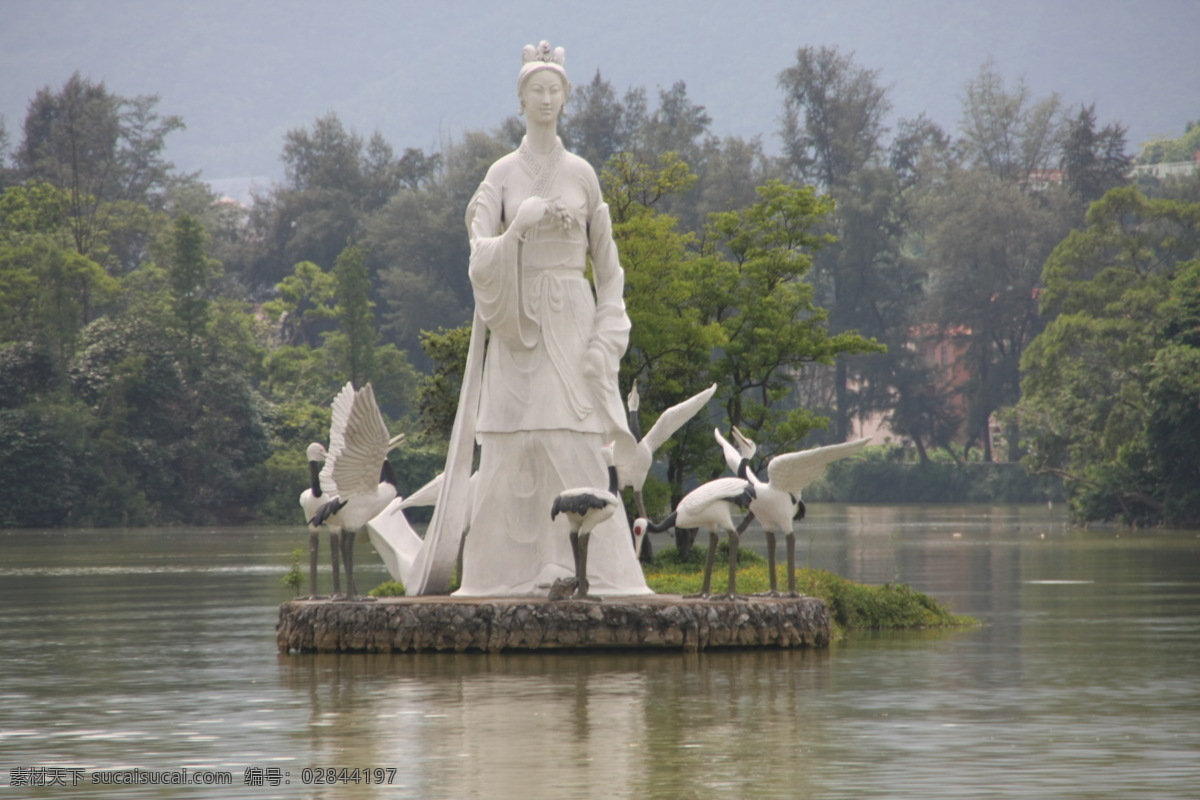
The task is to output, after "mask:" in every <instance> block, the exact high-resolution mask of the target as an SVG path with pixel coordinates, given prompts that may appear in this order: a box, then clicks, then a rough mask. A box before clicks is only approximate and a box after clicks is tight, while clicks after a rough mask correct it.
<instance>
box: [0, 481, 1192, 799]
mask: <svg viewBox="0 0 1200 800" xmlns="http://www.w3.org/2000/svg"><path fill="white" fill-rule="evenodd" d="M803 530H804V531H805V532H806V533H807V534H809V535H810V536H811V543H810V541H809V538H808V537H807V536H804V537H802V538H801V543H800V546H799V551H800V553H799V556H800V560H801V563H804V562H805V561H806V560H809V561H811V563H812V565H813V566H817V567H823V568H826V569H831V570H834V571H836V572H838V573H840V574H842V575H845V576H847V577H850V578H853V579H855V580H860V581H864V582H868V583H884V582H889V581H899V582H903V583H907V584H910V585H912V586H913V587H915V588H917V589H920V590H922V591H925V592H928V593H930V594H932V595H934V596H935V597H937V598H939V599H941V600H943V601H944V602H946V603H947V604H948V605H949V606H950V607H951V608H953V609H954V610H955V611H958V612H962V613H966V614H971V615H974V616H976V617H978V618H980V619H981V620H983V621H984V623H985V625H984V626H982V627H980V628H977V629H971V630H960V631H942V632H914V633H888V634H874V635H871V634H861V635H854V636H853V637H852V638H851V639H850V640H849V641H847V642H843V643H839V644H836V645H834V646H832V647H830V648H828V649H824V650H819V651H791V652H788V651H783V652H708V653H700V654H692V655H682V654H678V653H671V654H665V653H659V654H631V653H611V654H603V655H588V654H559V655H544V654H542V655H539V654H505V655H482V654H462V655H397V656H390V655H280V654H278V653H277V652H276V650H275V640H274V627H275V621H276V617H277V609H278V605H279V603H281V602H283V601H284V600H286V599H287V598H288V597H289V595H290V592H289V590H287V589H285V588H283V586H282V585H281V583H280V577H281V576H282V575H283V573H284V572H285V571H286V569H287V567H288V566H289V564H290V562H291V551H292V550H293V548H296V547H301V548H305V550H306V552H307V541H308V535H307V532H306V531H305V530H304V529H302V528H286V529H285V528H279V529H263V528H254V529H188V530H176V529H169V530H125V531H107V530H106V531H11V530H10V531H0V798H7V797H14V798H15V797H68V796H71V797H75V796H88V797H156V798H159V797H172V798H174V797H178V798H224V799H225V800H232V798H275V797H283V798H301V797H315V798H326V797H329V798H332V797H338V798H342V797H350V798H356V797H394V798H420V799H421V800H428V799H430V798H555V799H556V800H561V798H588V799H591V800H595V799H597V798H696V799H697V800H700V799H701V798H748V797H755V798H856V799H858V798H884V797H886V798H901V797H902V798H910V797H911V798H969V797H986V798H997V797H1005V798H1011V797H1027V798H1133V797H1137V798H1186V797H1197V796H1200V538H1198V536H1197V534H1196V532H1194V531H1191V532H1183V531H1178V532H1172V531H1150V532H1131V531H1128V530H1100V531H1083V530H1074V529H1070V528H1067V527H1066V526H1065V525H1064V524H1063V522H1062V519H1061V518H1055V516H1054V514H1053V513H1052V512H1050V511H1049V510H1048V509H1047V508H1044V507H1037V508H1030V507H1021V508H1014V507H999V508H992V507H977V506H972V507H958V506H953V507H947V506H940V507H931V506H924V507H916V506H914V507H890V506H889V507H875V506H837V505H818V504H813V506H811V507H810V509H809V519H808V520H807V521H806V522H805V524H804V527H803ZM363 538H365V537H363ZM654 541H655V544H656V545H657V544H659V543H663V544H664V545H665V543H666V542H667V541H668V539H667V537H656V538H655V540H654ZM359 548H360V549H359V554H360V555H359V562H360V568H359V571H358V576H359V580H358V583H359V585H360V586H361V587H364V588H366V587H370V586H374V585H375V584H376V583H378V582H379V581H382V580H384V579H385V578H386V577H387V576H386V572H385V570H384V569H383V567H382V564H381V563H380V562H379V560H378V557H377V556H375V555H374V554H373V553H372V552H371V549H370V545H369V543H366V542H360V544H359ZM326 550H327V546H326V543H325V541H324V539H323V540H322V563H323V566H324V568H325V570H326V571H325V573H324V574H323V575H322V576H321V579H322V588H323V590H327V587H328V584H329V579H330V576H329V573H328V559H327V558H326V557H325V551H326ZM306 560H307V558H305V559H304V561H306ZM305 568H306V567H305ZM306 586H307V584H306ZM328 769H334V770H343V769H345V770H347V772H346V773H345V774H344V776H343V775H341V774H338V773H335V774H334V775H333V776H332V778H333V780H334V782H335V785H332V786H331V785H328V783H327V782H328V780H329V778H330V777H331V776H330V775H329V773H328V772H327V770H328ZM355 769H358V770H360V771H359V772H358V773H357V776H358V779H359V783H353V782H352V780H353V778H354V777H355V772H354V770H355ZM184 770H187V773H186V777H187V778H189V779H199V780H221V779H223V776H228V778H229V780H230V781H231V785H188V786H161V785H140V786H111V785H104V784H96V783H93V782H94V781H111V780H125V779H134V780H149V776H150V774H151V773H156V772H164V773H167V776H166V779H167V780H178V779H180V776H183V775H184V772H183V771H184ZM139 771H140V772H139ZM343 778H344V779H345V780H346V782H344V783H343V782H341V781H342V779H343ZM54 781H61V782H62V783H65V784H66V785H65V786H62V785H56V786H48V787H45V788H40V789H37V788H23V787H22V786H21V784H27V783H36V782H54ZM72 783H77V785H75V786H72V785H71V784H72ZM12 784H16V785H12Z"/></svg>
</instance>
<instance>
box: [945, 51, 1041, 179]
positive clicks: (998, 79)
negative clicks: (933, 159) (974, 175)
mask: <svg viewBox="0 0 1200 800" xmlns="http://www.w3.org/2000/svg"><path fill="white" fill-rule="evenodd" d="M959 128H960V130H961V131H962V135H963V139H962V143H963V149H964V152H965V153H966V156H967V163H968V164H969V165H970V166H978V167H982V168H984V169H987V170H988V171H989V172H990V173H992V174H993V175H995V176H996V177H997V178H999V179H1000V180H1002V181H1009V182H1014V183H1028V182H1029V181H1030V179H1031V178H1033V177H1034V176H1035V173H1037V172H1038V171H1042V170H1047V169H1049V168H1050V167H1051V166H1052V165H1053V164H1054V159H1055V156H1056V155H1057V154H1058V152H1059V148H1060V146H1061V143H1062V138H1063V134H1064V125H1063V120H1062V102H1061V100H1060V99H1059V97H1058V95H1057V94H1051V95H1050V96H1048V97H1046V98H1044V99H1042V100H1038V101H1034V100H1033V99H1032V98H1031V97H1030V91H1029V87H1028V86H1026V85H1025V82H1024V81H1018V83H1017V85H1016V87H1015V88H1013V89H1011V90H1009V89H1008V88H1007V87H1006V86H1005V82H1004V78H1003V77H1002V76H1001V75H1000V74H999V73H998V72H997V71H996V66H995V64H994V63H993V62H992V61H991V60H988V61H986V62H984V64H983V66H982V67H980V69H979V74H978V75H976V76H975V78H974V79H972V80H971V81H969V82H968V83H967V87H966V95H965V98H964V100H963V116H962V120H961V121H960V123H959Z"/></svg>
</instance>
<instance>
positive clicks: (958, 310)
mask: <svg viewBox="0 0 1200 800" xmlns="http://www.w3.org/2000/svg"><path fill="white" fill-rule="evenodd" d="M1049 200H1050V199H1049V198H1045V197H1038V196H1035V195H1032V194H1030V193H1027V192H1024V191H1022V190H1021V188H1020V187H1019V186H1018V185H1017V184H1015V183H1012V182H1004V181H1001V180H999V179H997V178H996V177H995V176H994V175H993V174H991V173H990V172H987V171H983V170H970V171H964V170H959V169H957V168H951V169H950V170H949V172H948V174H947V175H946V177H945V180H944V182H942V183H941V184H940V185H939V186H938V187H937V189H936V190H935V191H933V192H931V193H930V194H928V195H926V196H925V197H924V199H923V203H922V208H921V214H922V219H923V224H922V228H923V231H924V244H925V248H926V254H927V264H928V268H929V272H930V285H929V288H928V306H927V314H928V317H927V318H928V319H929V320H930V321H931V322H934V323H936V325H937V326H938V330H940V331H941V332H942V334H943V335H946V336H949V335H950V334H951V333H955V334H956V335H957V337H958V339H959V340H960V341H962V342H964V343H965V344H966V352H965V355H964V356H963V357H964V358H965V359H966V362H967V363H966V372H967V373H968V374H969V376H970V381H969V383H968V384H967V385H965V386H963V387H962V390H961V391H962V399H963V401H964V403H963V406H964V410H965V414H966V420H965V429H966V431H965V432H966V435H967V441H968V444H971V443H978V444H980V445H981V446H982V447H983V452H984V459H985V460H987V461H991V460H992V459H993V453H992V450H991V436H990V433H989V425H990V420H991V418H992V414H993V413H994V412H995V411H996V410H997V409H999V408H1002V407H1004V406H1007V405H1011V404H1013V403H1015V402H1016V401H1017V399H1018V397H1019V395H1020V391H1019V383H1020V373H1019V364H1020V359H1021V354H1022V353H1023V352H1024V350H1025V348H1026V347H1027V346H1028V345H1029V343H1030V341H1032V339H1033V338H1034V337H1035V336H1036V335H1037V334H1038V333H1039V332H1040V331H1041V328H1042V324H1043V322H1042V319H1041V317H1040V316H1039V314H1038V306H1037V303H1038V290H1039V283H1040V280H1041V275H1042V264H1043V263H1045V260H1046V257H1047V256H1048V255H1049V253H1050V251H1051V250H1052V249H1053V247H1054V245H1055V243H1056V242H1057V241H1059V240H1060V239H1061V237H1062V235H1063V231H1065V230H1066V229H1067V227H1068V223H1067V220H1068V219H1069V218H1070V211H1069V210H1068V209H1066V208H1064V207H1063V205H1062V204H1061V203H1058V204H1057V205H1056V204H1055V203H1053V202H1050V201H1049ZM1008 438H1009V441H1010V445H1013V446H1014V447H1015V445H1016V439H1017V437H1016V436H1015V435H1010V436H1009V437H1008ZM1008 457H1009V458H1010V459H1013V460H1015V459H1016V458H1017V453H1016V452H1014V451H1010V452H1009V453H1008Z"/></svg>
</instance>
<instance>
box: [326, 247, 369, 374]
mask: <svg viewBox="0 0 1200 800" xmlns="http://www.w3.org/2000/svg"><path fill="white" fill-rule="evenodd" d="M333 277H334V280H335V281H336V282H337V299H338V304H337V309H336V314H337V319H338V326H339V332H338V333H337V334H329V335H328V336H326V341H327V342H330V340H331V339H332V340H333V341H332V342H330V343H331V344H334V345H335V346H336V347H337V348H338V349H339V350H341V351H342V356H343V358H344V362H343V364H344V366H343V368H344V369H345V371H346V374H347V378H348V379H349V380H350V382H351V383H353V384H354V385H355V386H358V387H361V386H364V385H366V384H367V383H368V382H369V381H371V380H372V379H373V378H374V376H375V315H374V312H373V309H374V307H375V304H374V303H373V302H371V277H370V275H369V274H368V272H367V265H366V253H365V252H364V251H363V249H362V248H361V247H358V246H356V245H353V244H351V245H347V246H346V249H345V250H343V251H342V252H341V255H339V256H338V258H337V264H335V265H334V268H333Z"/></svg>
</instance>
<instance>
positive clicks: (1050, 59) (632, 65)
mask: <svg viewBox="0 0 1200 800" xmlns="http://www.w3.org/2000/svg"><path fill="white" fill-rule="evenodd" d="M504 5H505V4H499V3H494V2H484V1H483V0H456V2H446V3H427V2H414V1H412V0H409V1H407V2H397V3H380V2H368V1H367V0H336V2H317V1H316V0H286V1H285V0H255V1H254V2H245V0H205V2H196V3H164V2H161V0H109V2H104V3H98V2H88V1H87V0H0V76H2V80H0V114H2V115H3V116H4V117H5V118H6V121H7V128H8V131H9V139H10V145H13V146H15V145H16V144H17V143H18V142H19V140H20V138H21V136H20V128H21V123H22V120H23V118H24V114H25V108H26V105H27V103H28V101H29V100H30V99H31V98H32V97H33V95H34V93H35V92H36V91H37V90H38V89H39V88H40V87H42V86H46V85H50V86H51V87H53V88H55V89H57V88H59V87H61V85H62V84H63V83H64V82H65V81H66V79H67V78H68V77H69V76H70V75H71V73H72V72H73V71H75V70H79V71H81V72H82V73H83V74H84V75H86V76H88V77H90V78H91V79H93V80H103V81H105V82H106V84H107V86H108V88H109V90H110V91H112V92H115V93H117V94H121V95H125V96H134V95H139V94H157V95H159V96H160V97H161V102H160V103H159V110H160V111H161V112H162V113H169V114H179V115H181V116H182V117H183V118H184V120H185V122H186V123H187V125H188V129H187V130H186V131H184V132H180V133H177V134H174V135H173V136H172V137H171V139H170V140H169V143H170V150H169V157H170V158H171V159H172V160H173V161H175V163H176V164H177V166H179V167H181V168H183V169H186V170H200V171H202V173H203V176H204V177H205V178H208V179H225V178H236V177H239V176H261V177H260V180H270V179H278V178H280V177H281V174H282V168H281V164H280V162H279V154H280V151H281V148H282V141H283V135H284V133H285V132H286V131H288V130H290V129H294V128H297V127H301V126H305V125H308V124H310V123H311V122H312V121H313V120H314V119H315V118H317V117H318V116H320V115H322V114H325V113H327V112H330V111H333V112H336V113H337V114H338V115H339V117H340V118H341V119H342V121H343V122H344V123H345V124H346V125H347V126H348V127H350V128H353V129H354V130H356V131H358V132H359V133H361V134H363V135H369V134H370V133H371V132H373V131H374V130H379V131H380V132H381V133H382V134H383V135H384V137H385V138H386V139H387V140H388V141H389V142H390V143H391V144H392V145H393V147H395V148H396V149H397V150H401V149H403V148H405V147H419V148H423V149H426V150H431V149H436V148H438V147H439V146H440V145H441V144H442V143H443V142H445V141H446V140H448V139H454V138H456V137H459V136H461V135H462V134H463V132H465V131H468V130H473V129H480V128H483V129H487V128H491V127H493V126H495V125H496V124H498V123H499V122H500V121H501V120H503V119H504V118H505V117H506V116H508V115H510V114H513V113H515V112H516V88H515V77H516V71H517V66H518V64H519V52H520V48H521V46H522V45H524V44H525V43H527V42H530V43H532V42H535V41H536V40H538V39H542V38H546V39H549V40H551V42H552V43H553V44H555V45H559V44H561V45H563V46H565V47H566V48H567V66H568V69H569V71H570V73H571V75H572V77H573V78H574V80H575V81H576V82H584V81H587V80H590V79H591V77H592V76H593V75H594V74H595V72H596V70H600V71H601V72H602V74H603V75H604V77H605V78H607V79H608V80H610V81H612V83H613V84H614V85H615V86H616V87H617V88H618V90H621V91H623V90H624V89H626V88H629V87H635V86H645V87H647V89H648V90H650V91H651V92H653V91H654V89H655V88H656V87H662V88H668V87H670V86H671V85H672V84H673V83H675V82H676V81H679V80H683V81H685V82H686V83H687V87H688V95H689V97H690V98H691V99H692V100H693V101H694V102H697V103H700V104H702V105H704V106H706V107H707V110H708V112H709V113H710V115H711V116H712V119H713V124H712V130H713V132H714V133H717V134H719V135H736V136H742V137H752V136H760V137H761V138H762V140H763V142H764V144H765V145H766V146H767V148H768V150H772V151H773V150H776V149H777V140H776V134H775V132H776V129H777V127H778V117H779V114H780V111H781V108H782V98H781V95H780V93H779V90H778V88H777V86H776V78H777V76H778V74H779V72H780V71H781V70H782V69H784V68H786V67H787V66H789V65H790V63H791V62H792V61H793V59H794V55H795V51H796V49H797V48H798V47H800V46H804V45H828V46H833V47H837V48H838V49H840V50H842V51H843V52H847V53H849V52H853V53H854V54H855V60H856V62H857V63H859V64H860V65H862V66H864V67H868V68H871V69H877V70H879V77H880V81H881V82H882V83H883V84H885V85H887V86H889V87H890V92H891V94H890V97H891V100H892V102H893V105H894V112H895V115H896V117H912V116H916V115H917V114H919V113H921V112H925V113H927V114H928V115H929V116H930V117H931V118H933V119H934V120H935V121H937V122H938V123H940V124H941V125H943V126H944V127H946V128H948V129H951V130H952V129H953V128H954V127H955V125H956V122H957V120H958V116H959V108H960V96H961V94H962V90H963V87H964V85H965V83H966V82H967V81H968V80H969V79H970V78H972V77H973V76H974V75H975V74H976V73H977V72H978V70H979V67H980V65H981V64H982V63H983V62H984V60H985V59H987V58H988V57H991V58H993V59H994V61H995V64H996V66H997V68H998V69H999V71H1000V72H1001V73H1002V74H1004V75H1005V76H1007V77H1008V79H1009V80H1010V81H1014V82H1015V81H1016V80H1018V79H1020V78H1024V79H1025V81H1026V82H1027V83H1028V85H1029V87H1030V89H1031V90H1032V92H1033V94H1034V96H1035V97H1044V96H1046V95H1048V94H1049V93H1051V92H1058V93H1059V94H1060V95H1061V96H1062V98H1063V100H1064V101H1065V102H1067V103H1069V104H1072V105H1077V104H1080V103H1087V104H1090V103H1093V102H1094V103H1095V104H1096V110H1097V113H1098V116H1099V121H1100V123H1101V124H1107V123H1109V122H1112V121H1120V122H1122V123H1124V124H1125V125H1127V126H1128V128H1129V131H1130V136H1129V139H1130V144H1131V146H1136V145H1137V144H1138V143H1139V142H1140V141H1143V140H1146V139H1148V138H1151V137H1152V136H1155V135H1166V136H1177V135H1179V134H1180V133H1182V131H1183V127H1184V125H1185V123H1186V122H1187V121H1188V120H1189V119H1200V81H1197V80H1196V67H1197V55H1196V45H1195V34H1196V31H1197V30H1200V2H1195V1H1194V0H1141V2H1137V3H1133V2H1127V0H994V1H993V2H961V1H960V0H908V1H907V2H896V0H886V1H885V0H841V1H840V2H838V3H829V2H826V1H825V0H821V1H820V2H818V1H817V0H762V1H761V2H756V1H755V0H751V1H750V2H747V3H742V4H736V5H735V4H732V3H728V2H715V1H714V0H663V1H661V2H647V1H646V0H638V1H635V0H610V1H609V2H605V3H572V2H567V1H564V2H560V3H557V4H552V5H550V6H548V7H546V6H543V4H530V5H529V6H528V7H520V8H517V9H512V8H504V7H502V6H504Z"/></svg>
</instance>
